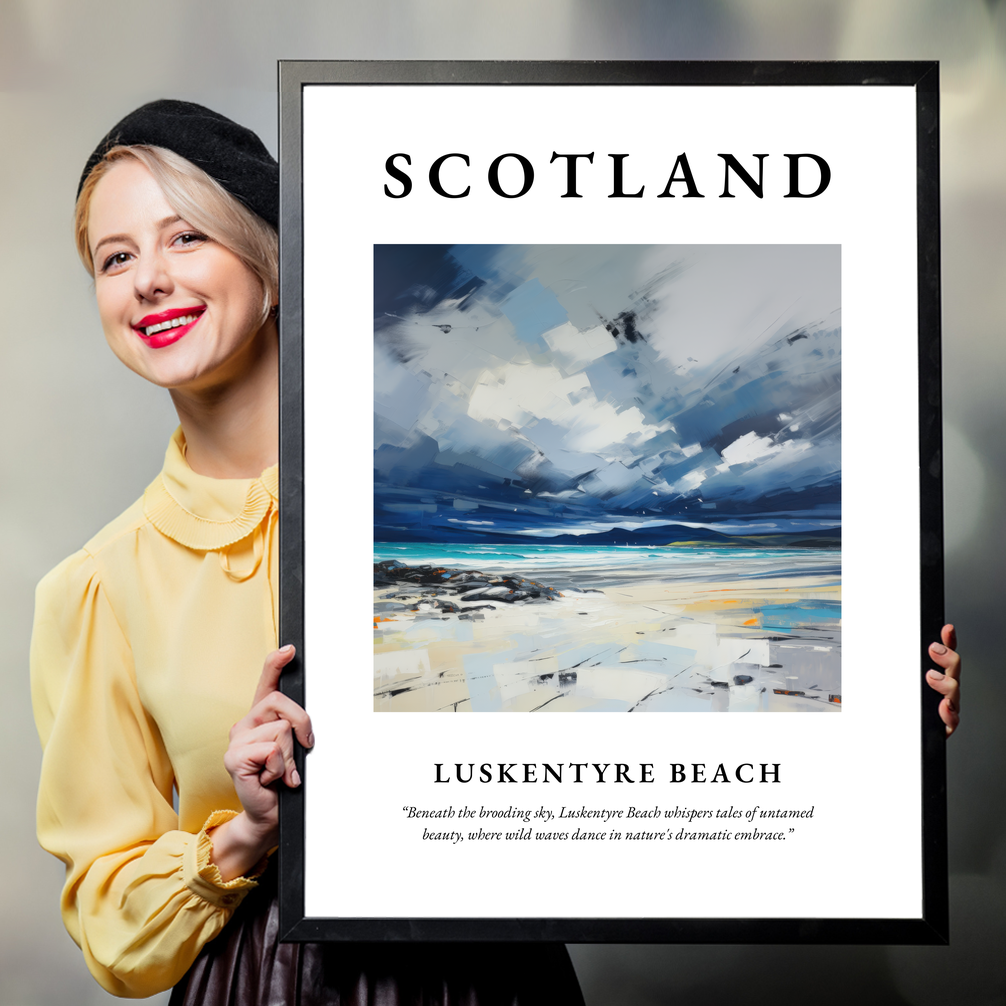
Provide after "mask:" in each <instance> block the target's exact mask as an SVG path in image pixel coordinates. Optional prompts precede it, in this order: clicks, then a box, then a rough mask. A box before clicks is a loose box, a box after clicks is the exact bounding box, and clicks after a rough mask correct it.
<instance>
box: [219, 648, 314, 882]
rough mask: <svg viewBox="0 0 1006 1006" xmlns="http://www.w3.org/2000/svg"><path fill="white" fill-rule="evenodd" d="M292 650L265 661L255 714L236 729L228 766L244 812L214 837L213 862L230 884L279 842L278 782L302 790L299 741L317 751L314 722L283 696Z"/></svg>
mask: <svg viewBox="0 0 1006 1006" xmlns="http://www.w3.org/2000/svg"><path fill="white" fill-rule="evenodd" d="M295 652H296V651H295V650H294V648H293V647H292V646H284V647H283V648H282V649H281V650H273V652H272V653H270V654H269V656H268V657H266V659H265V664H264V666H263V667H262V677H261V678H260V679H259V683H258V688H257V689H256V690H255V698H254V699H253V700H252V707H251V711H250V712H249V713H248V715H247V716H245V717H244V718H243V719H241V720H239V721H238V722H237V723H235V724H234V726H233V727H231V732H230V745H229V746H228V748H227V753H226V754H225V755H224V766H225V767H226V769H227V771H228V772H229V773H230V776H231V779H232V780H233V782H234V789H235V790H237V794H238V799H239V800H240V801H241V806H242V807H243V808H244V810H243V811H242V812H241V813H240V814H238V816H237V817H235V818H232V819H231V820H230V821H227V822H226V823H224V824H221V825H220V826H219V827H216V828H214V829H212V831H211V832H210V833H209V835H210V841H211V842H212V843H213V852H212V855H211V859H212V861H213V862H214V863H215V864H216V866H217V868H218V869H219V870H220V874H221V876H222V877H223V879H224V880H231V879H233V878H234V877H240V876H242V875H243V874H245V873H247V872H248V871H249V870H250V869H252V868H253V867H254V866H255V865H256V864H257V863H258V862H259V861H260V860H261V859H262V857H263V856H264V855H265V854H266V853H267V852H268V851H269V850H270V849H271V848H273V846H275V845H276V843H277V841H278V838H279V793H278V792H277V790H276V787H275V786H274V785H273V784H274V783H276V782H277V781H278V780H280V779H282V780H283V782H284V783H285V784H286V785H287V786H289V787H291V788H296V787H297V786H299V785H300V774H299V773H298V772H297V767H296V765H295V763H294V760H293V737H294V734H296V735H297V739H298V740H299V741H300V743H301V744H302V745H303V746H304V747H308V748H309V747H313V746H314V734H313V733H312V732H311V718H310V717H309V716H308V715H307V713H306V712H305V711H304V710H303V709H302V708H301V707H300V706H299V705H297V703H296V702H294V701H293V699H291V698H288V697H287V696H286V695H284V694H283V693H282V692H281V691H279V678H280V674H282V672H283V668H284V667H286V665H287V664H288V663H289V662H290V661H291V660H292V659H293V657H294V653H295Z"/></svg>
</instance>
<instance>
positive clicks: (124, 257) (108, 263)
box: [101, 252, 129, 272]
mask: <svg viewBox="0 0 1006 1006" xmlns="http://www.w3.org/2000/svg"><path fill="white" fill-rule="evenodd" d="M128 261H129V252H116V253H115V254H114V255H109V256H108V258H107V259H105V261H104V263H103V264H102V266H101V271H102V272H110V271H114V270H115V269H117V268H118V267H119V266H121V265H125V264H126V263H127V262H128Z"/></svg>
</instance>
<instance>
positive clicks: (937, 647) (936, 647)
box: [929, 643, 947, 653]
mask: <svg viewBox="0 0 1006 1006" xmlns="http://www.w3.org/2000/svg"><path fill="white" fill-rule="evenodd" d="M929 649H930V650H932V651H933V653H946V652H947V648H946V647H945V646H944V645H943V644H942V643H933V645H932V646H930V647H929Z"/></svg>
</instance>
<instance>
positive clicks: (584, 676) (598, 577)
mask: <svg viewBox="0 0 1006 1006" xmlns="http://www.w3.org/2000/svg"><path fill="white" fill-rule="evenodd" d="M840 557H841V553H840V551H839V550H838V549H835V548H827V549H819V548H788V549H787V548H765V547H723V546H721V547H710V546H704V545H681V546H674V547H642V548H640V547H610V546H609V547H604V546H562V545H551V546H549V545H545V546H539V545H535V546H529V547H527V548H521V547H515V546H486V545H478V544H475V545H472V544H467V545H451V546H438V545H432V544H431V545H423V546H420V545H412V544H410V545H402V544H396V543H391V544H387V545H381V544H377V545H375V552H374V560H375V563H382V564H383V566H382V567H381V569H380V572H379V573H378V579H379V580H381V581H383V582H381V583H380V585H379V586H376V587H375V590H374V642H375V658H374V709H375V710H378V711H446V712H493V711H497V712H503V711H513V712H537V711H541V712H629V711H632V712H661V711H663V712H783V711H819V712H835V711H838V710H839V709H841V583H840V562H841V558H840ZM391 563H398V564H400V565H399V566H398V567H394V566H391ZM396 568H397V569H400V570H406V571H413V570H417V569H426V570H428V571H429V572H428V573H426V574H424V575H423V577H422V578H423V579H425V580H426V581H427V582H425V583H416V582H408V581H405V580H396V572H395V570H396ZM460 570H464V571H467V572H469V573H472V572H474V573H481V574H483V576H482V578H481V579H475V578H472V577H469V578H468V579H467V582H464V583H460V584H455V585H451V584H450V582H449V581H450V580H451V579H453V580H455V581H456V580H458V579H459V578H458V576H457V575H456V572H452V571H460ZM430 574H435V575H434V576H431V575H430ZM437 576H439V577H440V578H442V580H443V581H445V583H446V585H442V586H435V585H433V583H434V582H435V580H436V577H437ZM506 577H509V578H510V586H498V587H496V588H495V594H496V596H495V597H494V588H493V587H492V586H491V585H489V586H486V585H487V584H490V581H491V580H492V579H496V580H498V581H500V580H501V579H502V578H506ZM517 577H523V578H525V579H527V580H530V581H533V582H535V583H537V584H539V585H547V586H548V587H550V588H552V590H553V591H558V592H561V595H562V596H561V597H548V596H541V595H539V596H537V597H535V596H530V595H533V593H534V591H533V590H531V591H525V592H524V593H528V594H529V596H527V597H523V598H520V599H518V600H516V601H509V602H506V601H502V600H500V599H499V595H500V594H503V595H505V594H506V593H507V591H511V590H512V589H513V582H514V579H515V578H517Z"/></svg>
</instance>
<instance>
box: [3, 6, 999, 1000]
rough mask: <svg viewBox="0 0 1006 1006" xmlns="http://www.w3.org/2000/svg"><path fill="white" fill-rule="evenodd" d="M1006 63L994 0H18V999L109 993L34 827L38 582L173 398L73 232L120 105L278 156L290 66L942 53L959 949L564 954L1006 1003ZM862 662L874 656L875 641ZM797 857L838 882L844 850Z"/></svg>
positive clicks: (155, 451) (12, 736)
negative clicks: (163, 111) (1005, 681)
mask: <svg viewBox="0 0 1006 1006" xmlns="http://www.w3.org/2000/svg"><path fill="white" fill-rule="evenodd" d="M1004 53H1006V4H1003V3H1000V2H997V0H851V2H850V0H757V2H756V0H695V2H684V0H682V2H675V0H665V2H659V0H581V2H576V0H537V2H532V0H509V2H499V0H487V2H481V3H480V2H477V0H400V2H397V3H394V2H390V0H369V2H367V3H351V2H346V0H329V2H325V0H298V2H287V3H281V2H279V0H162V2H160V3H153V2H148V0H88V2H87V3H80V2H79V0H3V2H2V3H0V81H2V84H0V137H2V140H0V144H2V145H0V149H2V151H3V154H2V156H0V235H2V242H0V257H2V263H3V265H2V268H0V289H2V299H0V303H2V304H3V305H4V307H3V318H2V321H0V340H2V342H0V346H2V348H0V354H2V355H0V388H2V393H0V430H2V434H3V435H2V437H0V555H2V559H0V562H2V569H3V577H2V580H0V592H2V603H0V633H2V636H0V638H2V644H0V688H2V691H0V694H2V695H3V701H4V705H5V707H6V708H7V710H8V711H7V714H6V715H5V716H4V717H3V719H2V721H0V722H2V725H0V765H2V766H3V771H2V773H0V775H2V782H0V786H2V800H0V806H2V808H3V821H4V825H3V828H2V829H0V863H2V864H3V876H4V879H3V882H2V883H0V1006H36V1004H38V1006H41V1004H47V1006H48V1004H73V1006H86V1004H90V1003H98V1002H103V1001H106V1000H107V999H108V997H107V996H106V995H105V994H104V993H103V992H101V990H100V989H99V988H98V987H97V985H95V984H94V983H93V982H92V981H91V979H90V977H89V976H88V975H87V973H86V971H85V968H84V965H83V963H82V960H81V958H80V954H79V952H78V951H77V950H76V948H75V947H74V946H73V945H72V943H71V942H70V940H69V938H68V937H67V936H66V934H65V933H64V931H63V929H62V925H61V923H60V920H59V914H58V910H57V896H58V890H59V885H60V875H61V868H60V867H59V865H58V864H57V863H56V862H55V861H54V860H52V861H50V859H49V857H47V856H46V855H45V854H44V853H42V852H41V851H40V850H39V849H38V848H37V846H36V844H35V839H34V829H33V805H34V798H35V784H36V778H37V770H38V763H39V750H38V740H37V737H36V735H35V732H34V728H33V726H32V721H31V714H30V706H29V696H28V681H27V655H28V637H29V629H30V623H31V611H32V590H33V587H34V584H35V582H36V581H37V580H38V579H39V577H40V576H41V575H42V574H43V573H44V572H45V571H46V570H47V569H49V568H50V567H51V566H53V565H54V564H55V563H56V562H58V561H59V560H60V559H61V558H62V557H63V556H65V555H67V554H68V553H69V552H71V551H73V550H75V549H76V548H78V547H79V546H80V545H81V544H82V543H83V542H84V541H85V540H86V539H87V538H88V537H89V536H90V535H91V534H92V533H93V532H94V531H95V530H96V529H97V528H98V527H100V526H101V525H102V524H103V523H104V522H105V521H106V520H107V519H109V518H110V517H111V516H113V515H114V514H116V513H118V512H119V511H120V510H122V509H123V508H124V507H125V506H126V505H128V504H129V503H130V502H132V500H133V499H135V498H136V497H137V495H138V494H139V493H140V492H141V490H142V489H143V487H144V486H145V485H146V483H147V482H148V481H149V479H150V478H152V477H153V475H154V474H155V473H156V472H157V470H158V469H159V466H160V459H161V457H162V454H163V450H164V446H165V443H166V440H167V436H168V434H169V432H170V431H171V429H172V428H173V426H174V422H175V420H174V416H173V413H172V411H171V408H170V406H169V403H168V399H167V396H166V395H165V394H164V393H162V392H159V391H157V390H156V389H154V388H152V387H148V386H146V385H144V384H143V382H141V381H139V380H138V379H137V378H135V377H134V376H133V375H132V374H129V373H128V372H127V371H126V370H125V369H124V368H123V367H122V366H121V365H120V364H119V363H118V362H117V361H116V360H115V359H114V358H113V357H112V355H111V353H110V352H109V351H108V350H107V348H106V347H105V345H104V341H103V339H102V336H101V331H100V326H99V323H98V318H97V313H96V311H95V308H94V304H93V302H92V295H91V290H90V283H89V280H88V278H87V276H86V275H85V274H84V272H83V270H82V269H81V267H80V265H79V264H78V262H77V260H76V257H75V254H74V251H73V247H72V241H71V236H70V221H71V210H72V203H73V195H74V191H75V186H76V182H77V177H78V172H79V171H80V169H81V167H82V165H83V162H84V160H85V158H86V157H87V154H88V153H89V152H90V150H91V148H92V146H93V144H94V143H95V142H96V141H97V139H98V138H99V137H100V136H101V135H102V134H103V133H104V132H105V130H106V129H107V128H108V127H109V126H110V125H111V124H112V123H113V122H115V121H116V120H117V119H118V118H119V117H120V116H121V115H122V114H124V113H125V112H126V111H128V110H130V109H131V108H133V107H135V106H136V105H138V104H140V103H141V102H143V101H147V100H149V99H152V98H159V97H167V96H171V97H180V98H188V99H193V100H197V101H200V102H203V103H205V104H208V105H210V106H211V107H213V108H217V109H219V110H220V111H222V112H225V113H227V114H229V115H231V116H232V117H233V118H235V119H238V120H239V121H241V122H244V123H247V124H248V125H250V126H252V127H253V128H254V129H256V130H257V131H258V132H260V133H261V135H262V136H263V137H264V138H265V139H266V141H267V142H268V143H269V144H270V145H271V146H273V148H274V149H275V138H276V121H275V120H276V103H275V75H276V70H275V61H276V60H277V59H279V58H301V59H304V58H310V59H324V58H329V59H331V58H403V59H405V58H408V59H414V58H468V59H472V58H536V59H548V58H616V59H634V58H672V59H674V58H677V59H680V58H689V59H777V58H783V59H923V58H924V59H940V60H941V61H942V64H943V65H942V75H943V76H942V80H943V268H944V273H943V275H944V288H943V289H944V337H945V381H944V385H945V392H946V443H947V459H946V477H947V490H946V497H947V543H948V565H947V588H948V601H947V614H948V617H949V618H951V619H952V620H954V621H955V622H956V623H957V625H958V626H959V628H960V632H961V636H962V638H963V647H964V650H965V651H966V664H967V672H966V692H967V694H966V698H965V702H964V725H963V728H962V730H961V733H960V735H959V736H957V737H955V738H954V739H953V741H952V743H951V744H950V757H949V761H950V765H949V787H950V799H949V806H950V864H951V871H952V876H951V892H952V912H953V916H952V923H953V945H952V946H951V947H949V948H924V949H919V948H915V949H912V948H889V947H869V948H854V947H820V948H800V947H768V948H765V947H763V948H756V947H620V946H608V947H586V946H585V947H574V948H573V957H574V961H575V963H576V966H577V969H578V971H579V973H580V975H581V978H582V982H583V986H584V991H585V993H586V997H587V1002H588V1004H590V1006H595V1004H608V1003H620V1004H626V1006H643V1004H647V1006H648V1004H658V1003H684V1004H696V1006H699V1004H713V1003H717V1004H718V1003H723V1002H728V1001H729V1002H734V1003H761V1002H769V1001H772V1002H780V1001H781V1002H803V1001H813V1002H816V1003H822V1004H827V1003H832V1002H834V1003H838V1002H845V1001H847V1000H850V999H852V1000H855V1001H857V1002H860V1003H865V1004H869V1003H885V1004H886V1003H911V1004H917V1006H922V1004H930V1003H932V1004H941V1006H944V1004H975V1006H978V1004H981V1006H988V1004H992V1003H1002V1002H1006V963H1004V961H1006V954H1003V952H1002V946H1003V944H1004V942H1006V939H1004V938H1006V921H1004V908H1006V897H1004V894H1006V799H1004V797H1006V787H1004V781H1003V780H1004V773H1003V771H1002V766H1003V763H1004V747H1006V741H1004V733H1003V731H1002V729H1001V723H1002V717H1003V712H1004V707H1006V698H1004V693H1003V691H1001V690H1000V689H999V687H998V678H997V675H998V673H999V671H1000V649H999V645H998V640H997V625H998V624H999V618H1000V617H1001V615H1000V610H1001V607H1002V603H1003V601H1002V594H1003V576H1002V572H1001V569H1002V565H1003V562H1002V559H1003V555H1004V547H1003V546H1004V529H1003V524H1002V520H1001V518H1002V516H1003V508H1002V505H1001V502H1000V500H1001V498H1002V490H1003V485H1004V474H1003V473H1004V471H1006V467H1004V464H1003V462H1004V460H1006V436H1003V431H1004V430H1006V423H1004V418H1006V417H1004V411H1006V402H1004V396H1003V394H1002V392H1001V386H1002V383H1003V380H1004V377H1006V367H1004V363H1006V360H1004V357H1006V344H1004V342H1003V340H1002V338H1001V334H1000V332H1001V327H1002V320H1001V319H1002V317H1003V311H1004V307H1006V304H1004V301H1006V246H1004V242H1003V239H1002V234H1003V227H1004V225H1006V58H1004ZM845 659H846V660H847V661H850V662H851V661H862V662H863V663H864V664H866V665H867V666H868V665H869V661H870V654H869V653H862V654H856V653H846V657H845ZM877 671H878V673H879V672H882V669H877ZM877 771H878V772H882V771H883V766H879V765H878V766H877ZM891 785H892V786H896V785H897V780H893V779H892V780H891ZM864 827H869V822H867V821H864ZM712 868H715V867H712ZM724 868H725V869H729V868H730V867H729V865H728V864H727V865H725V866H724ZM806 869H807V870H808V871H809V873H810V874H811V875H815V874H816V875H820V876H822V877H827V878H828V882H831V883H841V882H842V864H841V863H810V864H807V865H806Z"/></svg>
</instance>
